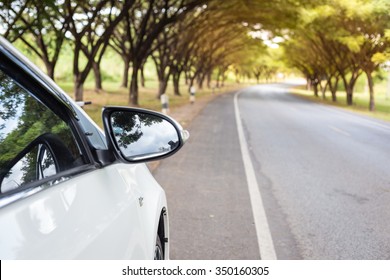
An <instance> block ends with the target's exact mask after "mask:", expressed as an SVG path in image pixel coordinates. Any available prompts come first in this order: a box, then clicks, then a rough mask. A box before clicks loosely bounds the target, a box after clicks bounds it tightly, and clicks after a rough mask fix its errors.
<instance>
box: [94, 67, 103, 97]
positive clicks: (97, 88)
mask: <svg viewBox="0 0 390 280" xmlns="http://www.w3.org/2000/svg"><path fill="white" fill-rule="evenodd" d="M92 69H93V74H94V76H95V92H99V91H101V90H102V89H103V86H102V73H101V71H100V64H99V63H97V62H95V61H94V62H93V63H92Z"/></svg>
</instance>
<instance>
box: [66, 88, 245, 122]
mask: <svg viewBox="0 0 390 280" xmlns="http://www.w3.org/2000/svg"><path fill="white" fill-rule="evenodd" d="M59 86H60V87H61V88H62V89H63V90H64V91H65V92H66V93H68V94H69V96H70V97H72V98H74V93H73V84H72V83H71V82H59ZM244 86H247V85H246V84H236V83H233V82H226V83H225V86H224V87H223V88H218V89H216V88H215V89H214V90H213V89H209V88H207V86H206V85H205V86H204V88H203V89H201V90H199V89H198V90H197V92H196V99H201V98H203V97H205V96H208V95H212V94H213V92H214V94H221V93H225V92H229V91H232V90H235V89H238V88H242V87H244ZM157 89H158V82H157V81H155V80H149V81H147V82H146V85H145V87H141V86H140V87H139V106H138V107H140V108H145V109H150V110H154V111H161V103H160V100H159V99H157ZM166 93H167V94H168V96H169V108H170V109H174V108H177V107H180V106H182V105H184V104H187V103H189V94H188V87H187V86H186V85H185V84H184V83H183V84H182V85H181V86H180V93H181V96H175V95H174V94H173V86H172V85H168V88H167V91H166ZM84 101H92V104H91V105H86V106H85V107H84V110H85V111H86V112H87V114H88V115H89V116H90V117H91V118H92V119H93V120H94V121H95V122H96V123H97V124H98V125H99V126H100V127H102V116H101V115H102V108H103V107H104V106H109V105H115V106H129V102H128V101H129V89H128V88H120V86H119V83H118V82H111V81H107V82H103V90H102V91H100V92H96V91H95V90H94V83H93V82H87V83H86V84H85V85H84Z"/></svg>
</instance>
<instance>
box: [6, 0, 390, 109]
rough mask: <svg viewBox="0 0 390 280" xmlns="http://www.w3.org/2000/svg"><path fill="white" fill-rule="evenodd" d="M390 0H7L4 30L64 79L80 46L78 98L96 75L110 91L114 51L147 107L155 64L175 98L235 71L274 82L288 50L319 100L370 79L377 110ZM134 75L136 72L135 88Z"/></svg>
mask: <svg viewBox="0 0 390 280" xmlns="http://www.w3.org/2000/svg"><path fill="white" fill-rule="evenodd" d="M389 11H390V2H389V1H386V0H315V1H308V0H228V1H217V0H150V1H144V0H121V1H108V0H89V1H70V0H44V1H37V0H6V1H2V2H1V3H0V26H1V28H0V33H1V34H3V36H5V37H6V38H8V39H9V40H10V41H21V42H23V43H24V44H25V45H26V46H27V47H28V48H29V49H30V50H31V51H32V52H34V53H35V54H36V55H37V56H38V57H39V58H40V59H42V61H43V62H44V65H45V67H46V70H47V73H48V74H49V76H51V77H52V78H54V77H55V75H54V72H55V66H56V64H57V61H58V56H59V54H60V52H61V51H62V49H63V44H64V42H67V43H68V44H71V45H72V48H73V54H74V55H73V78H74V85H75V88H74V90H75V97H76V100H82V99H83V94H82V92H83V84H84V82H85V80H86V77H87V76H88V75H89V73H90V72H91V71H92V70H93V73H94V75H95V80H96V88H97V89H101V88H102V81H101V75H100V63H101V60H102V57H103V56H104V55H105V53H106V50H107V49H108V48H111V49H113V50H114V51H115V52H116V53H117V54H118V55H119V56H120V58H121V59H122V61H123V65H124V70H123V81H122V84H121V86H122V87H129V99H128V100H129V101H128V102H129V104H130V105H138V79H139V73H140V72H141V74H142V73H143V67H144V65H145V63H146V61H148V60H151V61H153V62H154V64H155V66H156V76H157V77H158V81H159V84H160V86H159V91H158V93H157V97H158V96H160V95H161V94H162V93H164V91H165V89H166V86H167V83H168V82H169V80H172V82H173V84H174V88H175V94H177V95H179V94H181V93H180V89H179V86H178V83H179V81H180V79H183V78H184V79H185V80H186V81H187V83H188V86H189V87H191V86H192V85H193V84H194V83H197V84H198V86H199V87H202V86H203V84H204V82H206V84H207V86H210V81H211V79H214V80H216V83H217V86H219V85H220V84H223V80H224V77H225V76H226V72H227V71H229V70H230V71H234V72H235V74H236V77H237V80H238V81H239V80H240V77H241V78H242V77H248V76H251V77H254V78H256V79H257V80H258V81H259V80H260V78H263V79H270V78H271V77H272V76H273V75H274V74H275V73H276V72H277V71H278V69H279V68H280V61H281V59H280V57H279V58H278V59H277V60H275V59H274V57H273V55H274V52H273V51H272V48H276V47H278V46H282V47H283V49H284V54H285V57H284V61H285V62H286V65H288V66H290V67H293V68H295V69H297V70H298V71H300V72H301V73H302V74H303V75H304V76H305V77H306V78H307V80H308V81H309V83H310V84H311V85H312V86H313V89H314V93H315V94H316V95H318V93H319V90H320V89H321V91H322V93H323V96H325V95H324V93H325V91H326V90H327V89H330V91H331V92H332V98H333V100H336V99H337V98H336V91H337V88H338V84H339V83H341V82H342V85H343V86H344V88H345V91H346V94H347V102H348V104H352V100H353V91H354V86H355V84H356V81H357V79H358V77H360V76H361V75H363V74H364V75H365V76H366V77H367V81H368V85H369V88H370V96H371V99H370V100H371V101H370V109H371V110H374V108H375V103H374V91H373V78H372V76H373V73H374V72H375V71H377V70H378V68H379V66H380V65H381V63H384V62H385V61H387V60H389V56H390V55H389V52H390V51H389V45H390V13H389ZM129 70H131V76H130V83H129V80H128V78H129V73H130V72H129Z"/></svg>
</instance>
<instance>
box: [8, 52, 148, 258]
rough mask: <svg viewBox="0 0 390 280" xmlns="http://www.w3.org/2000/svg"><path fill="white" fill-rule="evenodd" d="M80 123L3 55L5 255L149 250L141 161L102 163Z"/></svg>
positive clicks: (124, 254)
mask: <svg viewBox="0 0 390 280" xmlns="http://www.w3.org/2000/svg"><path fill="white" fill-rule="evenodd" d="M81 131H82V130H81V129H80V128H79V127H78V124H77V120H76V119H75V117H74V116H73V115H72V113H71V112H69V110H68V108H67V107H66V106H64V105H63V104H62V103H61V102H59V101H58V100H56V99H55V98H53V96H52V94H51V93H49V92H48V91H47V89H45V88H44V87H42V86H41V85H40V84H39V83H37V82H36V81H34V78H33V76H32V75H30V73H27V72H26V71H25V70H23V69H21V68H20V67H18V66H17V65H14V64H13V63H12V61H10V60H7V58H6V57H1V59H0V229H1V230H0V258H1V259H77V258H83V259H96V258H98V259H103V258H104V259H118V258H135V259H145V258H149V257H150V252H149V250H148V248H147V246H146V244H145V238H144V234H145V233H144V226H143V223H142V222H143V221H142V219H141V215H140V207H141V205H140V201H139V198H140V197H142V193H141V192H142V191H141V186H140V185H139V184H138V182H137V181H136V180H133V179H132V178H136V175H137V172H143V168H144V166H140V165H125V166H124V164H120V163H117V164H111V165H108V166H106V167H104V168H100V167H99V166H98V165H97V164H95V162H94V159H93V157H92V156H91V151H90V147H89V146H88V142H87V141H86V139H85V136H84V135H83V133H82V132H81ZM124 169H125V171H123V170H124ZM129 178H130V179H129Z"/></svg>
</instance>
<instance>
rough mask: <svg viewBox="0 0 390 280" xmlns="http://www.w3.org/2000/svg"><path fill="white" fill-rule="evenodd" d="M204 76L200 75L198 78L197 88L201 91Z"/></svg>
mask: <svg viewBox="0 0 390 280" xmlns="http://www.w3.org/2000/svg"><path fill="white" fill-rule="evenodd" d="M204 78H205V75H204V74H201V75H199V77H198V88H199V89H203V82H204Z"/></svg>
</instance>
